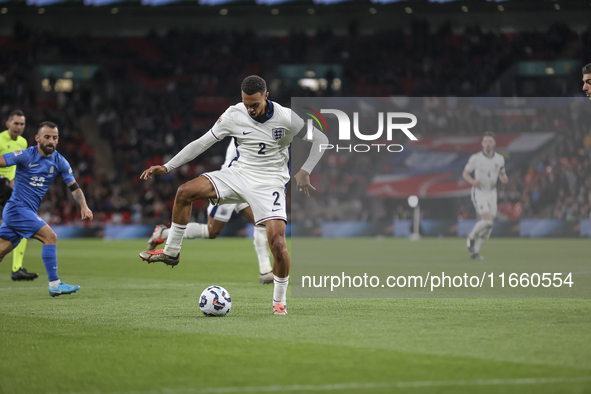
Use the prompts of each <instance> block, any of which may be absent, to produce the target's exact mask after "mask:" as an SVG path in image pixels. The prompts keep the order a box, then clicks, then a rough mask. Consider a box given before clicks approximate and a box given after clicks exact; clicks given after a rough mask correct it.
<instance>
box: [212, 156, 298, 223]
mask: <svg viewBox="0 0 591 394" xmlns="http://www.w3.org/2000/svg"><path fill="white" fill-rule="evenodd" d="M203 176H205V177H207V178H208V179H209V180H210V181H211V183H212V184H213V187H214V189H215V191H216V194H217V199H214V200H211V201H210V202H211V203H212V204H217V205H225V204H241V203H247V204H248V205H250V208H251V209H252V213H253V215H254V221H255V224H257V225H258V224H261V223H263V222H266V221H267V220H270V219H281V220H283V221H285V222H287V208H286V201H285V185H283V184H281V182H280V181H273V180H271V182H270V183H255V182H253V181H252V180H249V179H247V178H245V177H244V176H241V175H240V173H239V172H238V170H234V169H233V168H232V167H229V168H224V169H222V170H219V171H212V172H208V173H205V174H203Z"/></svg>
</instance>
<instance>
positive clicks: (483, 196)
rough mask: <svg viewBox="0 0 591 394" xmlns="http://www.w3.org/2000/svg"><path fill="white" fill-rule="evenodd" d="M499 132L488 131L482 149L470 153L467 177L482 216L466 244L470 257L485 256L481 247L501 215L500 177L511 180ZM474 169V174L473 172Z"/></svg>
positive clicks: (477, 258) (473, 200)
mask: <svg viewBox="0 0 591 394" xmlns="http://www.w3.org/2000/svg"><path fill="white" fill-rule="evenodd" d="M495 145H496V142H495V135H494V133H492V132H490V131H487V132H486V133H484V136H483V137H482V151H481V152H478V153H475V154H473V155H472V156H470V159H469V160H468V163H467V164H466V167H465V168H464V172H463V174H462V176H463V178H464V179H465V180H466V182H468V183H469V184H471V185H472V193H471V195H472V202H473V203H474V208H475V209H476V214H477V215H479V216H480V220H479V221H478V222H476V224H475V225H474V228H473V229H472V231H471V232H470V234H469V235H468V239H467V241H466V246H467V247H468V250H469V251H470V258H472V259H475V260H483V257H482V256H481V255H480V254H479V252H480V248H481V247H482V245H483V244H484V243H485V242H486V240H487V239H488V238H489V237H490V233H491V232H492V228H493V224H494V220H495V216H497V179H500V180H501V182H502V183H507V182H509V178H508V177H507V174H506V172H505V158H504V157H503V156H501V155H500V154H498V153H497V152H495ZM472 172H474V177H472V176H471V175H470V173H472Z"/></svg>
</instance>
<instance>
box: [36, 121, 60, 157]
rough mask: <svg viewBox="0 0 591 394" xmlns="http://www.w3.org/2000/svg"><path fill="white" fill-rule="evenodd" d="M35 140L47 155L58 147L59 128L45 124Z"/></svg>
mask: <svg viewBox="0 0 591 394" xmlns="http://www.w3.org/2000/svg"><path fill="white" fill-rule="evenodd" d="M35 140H37V143H38V144H39V149H41V151H42V152H43V153H45V154H46V155H51V154H52V153H53V152H55V149H56V148H57V142H58V140H59V135H58V131H57V129H51V128H49V127H46V126H44V127H43V128H42V129H41V130H40V131H39V133H37V135H36V136H35Z"/></svg>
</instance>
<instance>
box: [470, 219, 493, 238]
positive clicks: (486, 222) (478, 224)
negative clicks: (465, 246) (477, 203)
mask: <svg viewBox="0 0 591 394" xmlns="http://www.w3.org/2000/svg"><path fill="white" fill-rule="evenodd" d="M492 225H493V222H492V221H491V220H479V221H478V222H476V224H475V225H474V228H473V229H472V231H471V232H470V235H468V236H469V237H470V239H474V238H476V237H477V236H478V234H480V232H481V231H482V230H484V229H485V228H486V227H490V228H492Z"/></svg>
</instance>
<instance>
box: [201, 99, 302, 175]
mask: <svg viewBox="0 0 591 394" xmlns="http://www.w3.org/2000/svg"><path fill="white" fill-rule="evenodd" d="M267 103H268V105H269V111H268V112H267V114H266V115H265V118H264V119H263V121H258V120H256V119H253V118H251V117H250V115H248V111H247V109H246V107H245V106H244V104H243V103H238V104H236V105H233V106H231V107H230V108H228V109H227V110H226V111H225V112H224V113H223V114H222V116H220V118H219V119H218V121H217V122H216V124H215V125H214V126H213V127H212V128H211V130H210V132H211V133H212V134H213V136H214V137H215V138H216V139H217V140H222V139H223V138H225V137H234V138H235V141H236V157H235V158H234V159H233V160H232V161H231V162H230V164H229V166H230V167H232V168H234V169H235V170H238V171H239V172H240V173H241V175H244V176H245V177H247V178H248V179H249V180H252V181H253V182H259V183H260V182H261V181H262V182H265V183H267V181H265V180H267V179H268V180H269V181H271V182H273V181H274V180H275V181H281V182H282V183H283V184H285V183H287V182H289V179H290V175H289V168H288V162H289V146H290V145H291V141H292V139H293V137H294V136H295V135H296V134H297V133H298V132H300V131H301V130H302V129H303V128H304V121H303V120H302V118H300V117H299V116H298V115H297V114H295V113H292V110H291V109H289V108H286V107H283V106H281V105H279V104H277V103H276V102H274V101H271V100H267ZM292 123H293V124H292Z"/></svg>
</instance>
